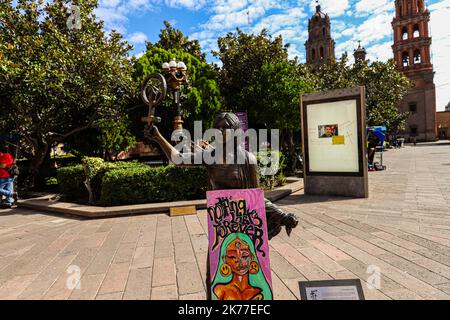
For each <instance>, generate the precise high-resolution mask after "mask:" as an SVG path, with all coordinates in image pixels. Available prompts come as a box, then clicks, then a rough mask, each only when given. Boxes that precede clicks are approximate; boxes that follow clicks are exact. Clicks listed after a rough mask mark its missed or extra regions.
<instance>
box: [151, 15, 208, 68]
mask: <svg viewBox="0 0 450 320" xmlns="http://www.w3.org/2000/svg"><path fill="white" fill-rule="evenodd" d="M164 26H165V29H161V32H160V34H159V41H158V42H156V43H154V44H152V43H150V42H147V50H150V49H151V48H152V47H153V46H155V47H158V48H162V49H165V50H181V51H184V52H187V53H190V54H191V55H193V56H194V57H196V58H197V59H199V60H200V61H202V62H206V58H205V53H203V52H202V50H201V47H200V43H199V42H198V40H189V38H188V37H186V36H184V35H183V32H181V30H178V29H175V28H174V27H172V25H171V24H170V23H169V22H168V21H166V20H164Z"/></svg>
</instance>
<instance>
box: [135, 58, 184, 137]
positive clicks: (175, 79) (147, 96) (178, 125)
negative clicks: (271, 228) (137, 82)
mask: <svg viewBox="0 0 450 320" xmlns="http://www.w3.org/2000/svg"><path fill="white" fill-rule="evenodd" d="M187 83H188V75H187V67H186V64H185V63H184V62H182V61H180V62H177V61H176V60H175V59H172V61H170V62H164V63H163V65H162V74H160V73H154V74H151V75H149V76H148V77H147V78H146V79H145V80H144V83H143V84H142V88H141V94H142V99H143V101H144V103H145V104H146V105H148V107H149V114H148V116H147V117H144V118H142V121H143V122H145V123H147V124H148V125H149V126H151V125H152V124H153V123H154V122H159V121H160V120H161V119H160V118H158V117H155V116H154V115H155V108H156V106H158V105H160V104H162V103H163V102H164V100H165V99H166V94H167V90H169V91H171V92H172V94H173V102H172V106H173V109H174V113H175V115H174V121H173V126H174V130H182V129H183V120H182V118H181V88H182V86H183V85H185V84H187Z"/></svg>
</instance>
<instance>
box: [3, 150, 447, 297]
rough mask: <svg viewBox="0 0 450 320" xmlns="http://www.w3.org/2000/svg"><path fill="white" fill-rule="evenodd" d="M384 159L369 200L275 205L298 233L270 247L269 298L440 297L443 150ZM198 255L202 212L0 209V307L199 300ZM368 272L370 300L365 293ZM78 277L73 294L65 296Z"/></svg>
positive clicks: (202, 250) (443, 292)
mask: <svg viewBox="0 0 450 320" xmlns="http://www.w3.org/2000/svg"><path fill="white" fill-rule="evenodd" d="M384 161H385V164H386V165H387V166H388V170H387V171H384V172H371V173H370V178H369V179H370V198H369V199H358V200H352V199H350V200H349V199H342V198H324V197H312V196H305V195H303V193H302V192H299V193H297V194H294V195H292V196H290V197H288V198H285V199H284V200H282V201H280V202H278V203H279V204H280V205H281V206H283V207H285V209H290V210H291V211H293V212H295V213H296V214H297V216H298V217H299V218H300V221H301V223H300V225H301V226H300V227H298V228H296V229H295V230H294V231H293V234H292V235H291V237H287V236H286V235H285V234H284V233H283V234H281V235H279V236H277V237H276V238H274V239H273V240H272V241H271V242H270V246H271V252H270V257H271V266H272V277H273V287H274V296H275V298H276V299H298V298H299V289H298V281H302V280H323V279H352V278H360V279H361V280H362V282H363V288H364V292H365V296H366V298H367V299H448V298H450V144H443V143H441V144H429V145H420V146H417V147H405V148H403V149H401V150H391V151H389V152H387V153H386V154H385V157H384ZM207 245H208V243H207V236H206V214H205V212H204V211H202V212H199V213H198V215H197V216H186V217H175V218H170V217H169V216H167V215H164V214H159V215H147V216H133V217H122V218H111V219H101V220H78V219H73V218H67V217H63V216H57V215H50V214H46V213H43V212H36V211H30V210H25V209H16V210H1V211H0V299H205V287H204V281H205V272H206V252H207ZM70 266H76V267H72V268H69V267H70ZM370 266H372V267H370ZM78 268H79V269H78ZM368 268H369V270H368ZM377 268H379V269H377ZM377 270H379V271H380V273H381V282H380V287H379V290H377V289H375V290H369V289H368V287H367V282H368V281H369V282H371V279H372V278H370V276H371V275H373V272H374V271H375V273H376V271H377ZM367 271H371V272H372V273H367ZM78 272H79V274H80V275H81V282H80V288H79V289H77V288H74V289H72V290H71V289H68V287H69V288H73V287H75V284H76V281H74V279H76V275H77V273H78ZM371 283H372V282H371Z"/></svg>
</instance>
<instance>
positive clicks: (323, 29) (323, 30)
mask: <svg viewBox="0 0 450 320" xmlns="http://www.w3.org/2000/svg"><path fill="white" fill-rule="evenodd" d="M322 34H323V36H324V37H325V34H326V32H325V28H322Z"/></svg>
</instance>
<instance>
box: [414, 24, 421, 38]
mask: <svg viewBox="0 0 450 320" xmlns="http://www.w3.org/2000/svg"><path fill="white" fill-rule="evenodd" d="M419 37H420V30H419V26H418V25H417V24H415V25H414V31H413V38H419Z"/></svg>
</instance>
